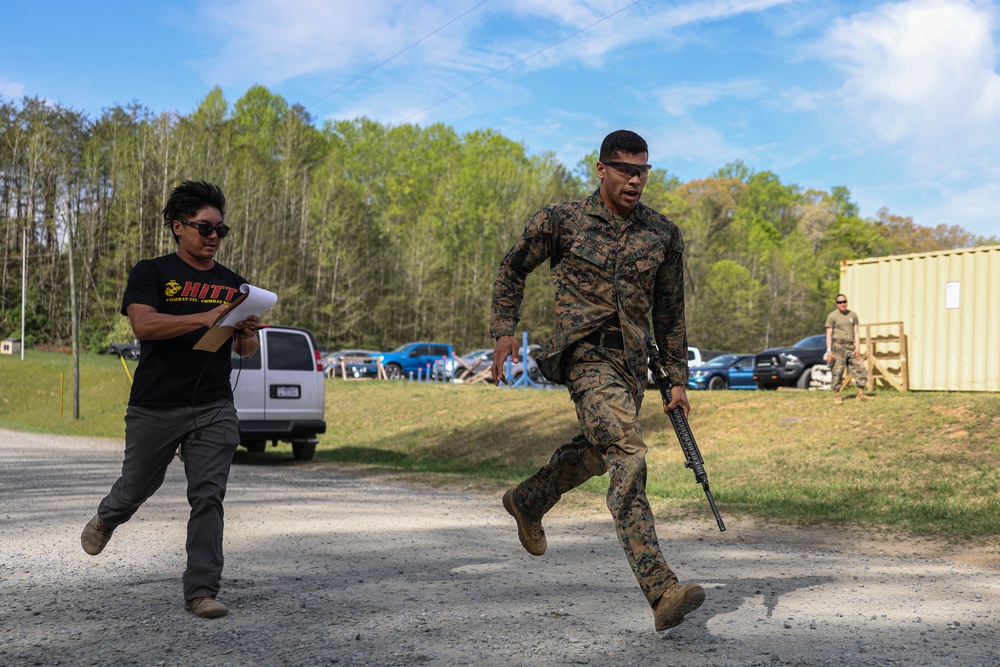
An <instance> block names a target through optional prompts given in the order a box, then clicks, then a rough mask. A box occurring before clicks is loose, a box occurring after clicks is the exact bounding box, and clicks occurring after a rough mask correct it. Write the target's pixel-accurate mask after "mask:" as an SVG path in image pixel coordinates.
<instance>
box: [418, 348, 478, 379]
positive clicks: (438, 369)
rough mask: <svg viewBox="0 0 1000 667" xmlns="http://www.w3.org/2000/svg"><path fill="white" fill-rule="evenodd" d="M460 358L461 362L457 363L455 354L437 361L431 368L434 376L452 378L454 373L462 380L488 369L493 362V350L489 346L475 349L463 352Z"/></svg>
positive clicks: (455, 376) (456, 377)
mask: <svg viewBox="0 0 1000 667" xmlns="http://www.w3.org/2000/svg"><path fill="white" fill-rule="evenodd" d="M459 359H461V363H456V362H455V357H454V356H451V357H448V358H447V359H438V360H437V361H435V362H434V366H433V367H432V370H431V373H432V375H433V377H436V378H439V377H445V378H447V379H449V380H450V379H451V378H452V376H453V375H454V378H455V380H456V381H458V382H462V381H463V380H465V379H466V378H468V377H470V376H472V375H475V374H476V373H480V372H482V371H484V370H486V368H488V367H489V366H490V364H492V363H493V350H491V349H487V348H482V349H479V350H473V351H472V352H468V353H466V354H463V355H462V356H461V357H459ZM442 374H443V375H442Z"/></svg>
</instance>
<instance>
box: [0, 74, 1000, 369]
mask: <svg viewBox="0 0 1000 667" xmlns="http://www.w3.org/2000/svg"><path fill="white" fill-rule="evenodd" d="M0 103H2V104H0V259H2V271H3V281H2V285H3V287H2V293H0V337H3V338H7V337H14V338H18V337H20V329H21V276H22V269H21V267H22V261H23V260H24V257H25V255H26V257H27V272H26V274H27V277H28V280H27V284H28V286H27V300H26V303H27V309H26V310H27V313H26V319H27V327H26V328H27V335H26V344H27V345H28V347H34V346H40V345H46V346H55V347H66V346H68V344H69V341H70V338H71V331H72V325H71V322H72V317H71V314H72V312H71V308H72V304H73V303H74V302H75V303H76V308H77V313H78V315H79V322H80V331H81V345H82V346H83V347H84V349H88V350H91V351H98V350H101V349H104V348H105V347H106V344H107V342H108V340H109V338H118V339H125V338H129V337H130V335H129V334H128V333H127V332H128V328H127V321H126V320H125V318H123V317H122V316H121V315H120V314H119V307H120V303H121V296H122V292H123V290H124V286H125V282H126V279H127V277H128V273H129V270H130V269H131V267H132V266H133V265H134V264H135V262H136V261H138V260H139V259H142V258H145V257H153V256H156V255H161V254H165V253H168V252H171V251H172V250H173V248H174V241H173V238H172V236H171V235H170V233H169V231H168V230H167V229H165V228H164V227H163V226H162V224H161V222H162V220H161V217H160V211H161V209H162V207H163V202H164V199H165V197H166V195H167V193H168V192H169V191H170V189H171V188H172V187H173V186H174V185H176V184H177V183H178V182H180V181H181V180H185V179H198V180H208V181H212V182H215V183H218V184H219V185H221V186H222V188H223V190H224V191H225V193H226V197H227V200H228V211H227V214H226V223H227V224H228V225H230V226H231V227H232V229H233V231H232V233H231V234H230V236H229V237H227V238H226V240H225V241H224V242H223V243H222V247H221V249H220V252H219V256H218V259H219V260H220V261H221V262H222V263H224V264H226V265H227V266H229V267H230V268H232V269H233V270H235V271H237V272H238V273H240V274H242V275H244V276H246V277H247V278H248V279H249V280H250V281H251V282H252V283H254V284H256V285H259V286H261V287H264V288H266V289H269V290H271V291H274V292H276V293H277V294H278V296H279V300H278V304H277V306H275V308H274V310H272V311H271V312H270V313H269V314H268V315H267V317H266V320H267V321H270V322H273V323H278V324H287V325H293V326H301V327H307V328H309V329H311V330H312V331H313V333H314V334H315V335H316V338H317V339H318V340H319V342H320V344H321V345H323V346H324V347H326V348H327V349H334V348H338V347H364V348H373V349H390V348H393V347H396V346H397V345H399V344H402V343H404V342H406V341H410V340H418V339H425V340H437V341H442V342H450V343H452V344H453V345H455V347H456V348H457V349H458V350H461V351H464V350H466V349H469V348H473V347H482V346H486V345H488V344H490V345H491V344H492V343H491V341H489V339H488V332H487V328H488V323H489V298H490V292H491V289H492V285H493V280H494V278H495V276H496V269H497V266H498V264H499V262H500V259H501V258H502V257H503V255H504V253H505V252H506V251H507V249H508V248H509V247H510V246H511V244H512V243H513V242H514V240H515V239H516V238H517V237H518V235H519V234H520V233H521V231H522V229H523V228H524V225H525V223H526V222H527V220H528V219H529V218H530V216H531V215H532V214H533V213H534V212H535V211H537V210H538V209H540V208H542V207H543V206H545V205H546V204H548V203H550V202H558V201H564V200H567V199H577V198H580V197H583V196H586V195H588V194H589V193H590V192H592V191H593V190H594V189H595V188H596V186H597V183H596V181H595V177H594V176H593V168H592V165H593V163H594V162H595V161H596V157H597V156H596V151H595V152H594V153H592V154H590V155H587V156H581V161H580V163H579V164H578V165H577V167H576V168H575V169H567V168H566V167H565V166H563V165H562V164H561V163H559V162H558V161H557V160H556V159H555V157H554V156H552V155H527V154H526V152H525V150H524V147H523V146H522V145H521V144H519V143H518V142H516V141H513V140H511V139H508V138H506V137H504V136H502V135H500V134H498V133H497V132H494V131H492V130H488V129H484V130H478V131H476V132H471V133H469V134H465V135H459V134H457V133H456V132H455V131H454V130H452V129H451V128H449V127H447V126H444V125H440V124H438V125H431V126H427V127H420V126H417V125H399V126H392V127H390V126H386V125H382V124H379V123H376V122H373V121H370V120H367V119H364V118H360V119H356V120H350V121H337V122H328V123H326V124H324V125H323V126H322V127H317V126H316V124H315V123H314V121H313V119H312V118H311V117H310V116H309V114H308V113H307V112H306V111H305V109H304V108H303V107H301V106H300V105H295V104H289V103H288V102H286V101H285V100H284V99H282V98H281V97H280V96H278V95H274V94H272V93H271V92H270V91H268V90H267V89H266V88H264V87H261V86H255V87H252V88H250V89H249V90H248V91H247V92H246V94H244V95H243V96H242V97H241V98H240V99H239V100H237V101H236V102H235V103H234V104H230V103H229V102H228V101H227V100H226V99H225V98H224V96H223V95H222V92H221V91H220V90H219V89H215V90H213V91H211V92H210V93H209V94H208V95H207V96H206V97H205V98H204V100H202V102H201V103H200V104H199V106H198V108H197V109H196V110H195V111H194V112H193V113H191V114H190V115H186V116H182V115H178V114H176V113H160V114H154V113H153V112H151V111H150V110H149V109H146V108H145V107H143V106H141V105H140V104H138V103H133V104H130V105H126V106H115V107H112V108H109V109H106V110H104V112H103V113H102V114H101V116H100V117H99V118H90V117H88V116H87V115H86V114H85V113H83V112H80V111H75V110H72V109H68V108H65V107H61V106H60V105H58V104H52V103H50V102H47V101H44V100H40V99H37V98H25V99H23V100H20V101H4V100H2V99H0ZM597 141H599V138H595V143H596V142H597ZM643 201H644V202H645V203H646V204H648V205H650V206H652V207H653V208H656V209H657V210H659V211H661V212H663V213H665V214H666V215H667V216H668V217H670V218H671V219H672V220H673V221H674V222H676V223H677V224H678V225H679V226H680V228H681V229H682V230H683V232H684V237H685V241H686V246H687V251H686V264H685V269H686V277H685V281H686V295H687V316H688V323H689V341H690V342H691V344H693V345H699V346H702V347H706V348H711V349H717V350H722V349H726V350H734V351H741V352H753V351H757V350H760V349H763V348H765V347H768V346H773V345H779V344H782V345H783V344H790V343H792V342H794V341H795V340H797V339H798V338H800V337H802V336H806V335H810V334H814V333H819V332H820V330H821V327H822V323H823V321H824V317H825V315H826V313H827V312H828V311H829V310H831V308H832V306H831V303H832V301H833V296H834V295H835V294H836V292H837V288H838V281H839V268H838V267H839V262H840V260H842V259H852V258H861V257H872V256H882V255H889V254H898V253H910V252H922V251H930V250H940V249H947V248H958V247H968V246H973V245H982V244H992V243H997V242H998V240H997V239H995V238H992V239H987V238H982V237H977V236H975V235H972V234H969V233H967V232H966V231H964V230H963V229H961V228H959V227H954V226H946V225H941V226H938V227H935V228H930V227H922V226H919V225H916V224H914V223H913V221H912V220H911V219H910V218H908V217H902V216H898V215H892V214H890V213H889V212H888V211H886V210H882V211H880V212H879V214H878V216H877V217H876V218H874V219H864V218H861V217H860V215H859V211H858V208H857V206H856V205H855V204H854V203H852V202H851V200H850V193H849V192H848V190H847V189H846V188H844V187H832V188H831V189H830V191H829V192H826V191H817V190H805V191H803V190H801V189H800V188H799V187H797V186H795V185H790V184H788V185H786V184H783V183H782V182H781V180H780V179H779V177H778V176H777V175H775V174H773V173H770V172H755V171H754V170H753V169H751V168H749V167H747V166H746V165H744V164H742V163H739V162H735V163H731V164H728V165H725V166H723V167H721V168H720V169H719V170H718V171H717V172H716V173H714V174H711V175H710V176H707V177H706V178H704V179H700V180H694V181H690V182H687V183H682V182H680V181H679V180H678V179H677V178H676V177H674V176H672V175H670V174H669V173H668V172H666V171H663V170H656V171H654V172H653V174H651V176H650V179H649V183H648V185H647V186H646V191H645V194H644V195H643ZM71 253H72V257H73V260H74V268H75V270H74V272H73V273H74V274H75V276H76V282H75V285H76V289H75V292H76V299H75V300H74V299H73V298H71V296H72V295H71V285H70V275H71V273H70V255H71ZM546 274H547V269H546V268H545V267H544V266H543V267H541V268H539V270H538V271H536V273H535V275H533V276H532V278H531V279H530V280H529V284H528V293H527V295H526V298H525V303H524V307H523V309H522V316H523V317H522V323H521V324H522V328H525V329H527V330H528V331H529V332H530V333H531V337H532V339H533V340H537V338H538V337H540V336H544V335H547V334H549V333H551V331H552V292H551V287H550V285H549V282H548V280H547V275H546Z"/></svg>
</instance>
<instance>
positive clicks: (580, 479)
mask: <svg viewBox="0 0 1000 667" xmlns="http://www.w3.org/2000/svg"><path fill="white" fill-rule="evenodd" d="M683 251H684V242H683V240H682V238H681V233H680V230H679V229H678V228H677V227H676V225H674V224H673V223H672V222H670V221H669V220H667V219H666V218H665V217H664V216H662V215H660V214H659V213H657V212H656V211H653V210H652V209H650V208H648V207H647V206H644V205H643V204H641V203H640V204H638V205H637V206H636V207H635V209H633V211H632V213H631V214H630V215H629V217H628V218H627V219H622V218H621V217H619V216H616V215H614V214H612V213H611V211H609V210H608V208H607V207H606V206H605V205H604V203H603V201H602V200H601V198H600V195H599V193H598V192H595V193H594V194H593V195H591V196H590V197H589V198H587V199H584V200H582V201H575V202H567V203H564V204H559V205H553V206H549V207H547V208H546V209H544V210H542V211H540V212H539V213H537V214H536V215H535V216H534V217H533V218H532V219H531V220H530V221H529V222H528V225H527V227H526V228H525V230H524V233H523V234H522V235H521V238H520V239H519V240H518V241H517V243H515V244H514V247H513V248H511V250H510V252H508V253H507V255H506V257H504V259H503V262H502V263H501V265H500V271H499V274H498V276H497V280H496V285H495V286H494V292H493V303H492V319H491V323H490V335H491V336H492V337H494V338H498V337H500V336H505V335H508V336H512V335H514V332H515V328H516V326H517V322H518V319H519V318H518V310H519V307H520V305H521V300H522V298H523V296H524V282H525V278H526V277H527V275H528V274H529V273H530V272H531V271H532V270H534V269H535V268H536V267H538V266H539V265H540V264H541V263H542V262H543V261H545V260H546V259H549V260H550V263H551V266H552V279H553V283H554V287H555V295H556V333H555V335H553V336H552V337H551V338H548V339H545V340H543V341H541V343H540V344H541V348H542V350H541V352H540V354H539V355H538V357H537V361H538V365H539V367H540V368H541V370H542V371H543V373H545V375H546V377H548V378H550V379H552V380H554V381H557V382H561V383H564V384H566V386H567V388H568V389H569V391H570V394H571V396H572V398H573V402H574V403H575V405H576V413H577V418H578V420H579V423H580V427H581V434H580V435H578V436H577V437H576V438H574V439H573V441H572V442H570V443H568V444H565V445H563V446H562V447H560V448H559V449H557V450H556V452H555V453H554V454H553V456H552V458H551V460H550V461H549V462H548V464H546V465H545V466H544V467H543V468H542V469H541V470H539V471H538V472H537V473H536V474H535V475H533V476H532V477H530V478H528V479H527V480H525V481H523V482H522V483H521V484H520V485H518V487H517V488H516V489H515V490H514V493H513V496H512V500H513V502H514V504H515V505H516V506H517V508H518V510H519V511H520V512H521V513H522V514H523V515H525V516H526V517H528V518H529V519H531V520H534V521H540V520H541V518H542V516H543V515H544V514H545V513H546V512H547V511H548V510H550V509H551V508H552V507H553V506H554V505H555V504H556V503H557V502H558V501H559V498H560V497H561V496H562V494H563V493H566V492H567V491H569V490H571V489H574V488H576V487H578V486H579V485H581V484H583V483H584V482H585V481H587V480H588V479H590V478H591V477H594V476H597V475H603V474H604V473H605V472H608V473H609V476H610V486H609V488H608V496H607V504H608V509H609V510H610V511H611V514H612V516H613V517H614V520H615V527H616V530H617V533H618V539H619V541H620V542H621V545H622V548H623V549H624V550H625V553H626V555H627V557H628V560H629V564H630V565H631V566H632V571H633V572H634V573H635V576H636V579H637V580H638V581H639V585H640V587H641V588H642V591H643V594H644V595H645V596H646V599H647V600H649V602H650V604H654V603H655V602H656V600H657V599H658V598H659V597H660V596H661V595H662V594H663V592H664V591H666V589H667V588H669V587H670V586H671V585H672V584H674V583H675V582H676V581H677V577H676V576H675V575H674V573H673V572H672V571H671V569H670V568H669V567H668V566H667V564H666V562H665V561H664V559H663V555H662V553H661V552H660V547H659V543H658V541H657V538H656V530H655V528H654V525H653V514H652V512H651V510H650V507H649V503H648V501H647V500H646V490H645V487H646V459H645V454H646V445H645V443H644V442H643V439H642V429H641V428H640V426H639V421H638V414H639V408H640V406H641V404H642V398H643V390H644V388H645V385H646V365H647V360H646V347H645V341H646V337H647V335H648V324H647V314H648V313H649V311H650V310H652V313H653V330H654V332H655V334H656V339H657V342H658V343H659V348H660V351H661V355H662V357H663V360H664V365H665V366H666V369H667V373H668V375H669V377H670V380H671V382H672V383H674V384H678V385H683V384H684V383H685V382H686V381H687V333H686V328H685V323H684V290H683V256H682V253H683ZM619 329H620V332H621V335H622V338H621V340H622V341H623V347H624V349H623V350H616V349H613V348H612V347H608V346H603V347H602V346H598V345H596V344H593V343H591V342H588V341H586V340H584V338H586V337H588V336H590V335H591V334H593V333H594V332H601V331H604V332H612V333H616V332H617V331H619Z"/></svg>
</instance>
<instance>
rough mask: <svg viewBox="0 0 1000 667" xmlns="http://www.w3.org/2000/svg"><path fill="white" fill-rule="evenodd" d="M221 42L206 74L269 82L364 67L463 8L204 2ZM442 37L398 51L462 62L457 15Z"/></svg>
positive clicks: (413, 58)
mask: <svg viewBox="0 0 1000 667" xmlns="http://www.w3.org/2000/svg"><path fill="white" fill-rule="evenodd" d="M205 12H206V15H207V17H208V22H209V24H210V25H212V26H213V30H212V34H213V35H216V36H218V35H221V36H223V39H222V49H221V52H220V53H219V55H218V58H217V60H216V62H214V63H213V64H212V65H211V66H210V67H209V78H210V79H211V80H213V81H220V82H222V83H231V82H241V83H242V82H245V81H256V82H259V83H263V84H265V85H274V84H277V83H280V82H282V81H285V80H288V79H290V78H294V77H296V76H301V75H305V74H315V73H322V74H326V75H330V76H333V77H338V76H340V75H342V74H343V73H347V74H350V75H354V74H356V73H361V72H364V71H365V70H366V69H368V68H370V67H373V66H374V65H376V64H378V63H379V62H381V61H383V60H385V59H388V58H390V57H392V56H394V55H395V54H397V53H398V52H400V51H402V50H403V49H405V48H406V47H407V46H410V45H412V44H414V43H415V42H417V41H418V40H420V39H422V38H423V37H425V36H426V35H427V34H428V33H430V32H432V31H434V30H435V29H438V28H440V27H441V26H443V25H444V24H446V23H448V22H449V21H451V20H452V19H454V18H455V17H456V16H457V15H458V14H460V13H461V10H460V9H455V8H452V7H447V8H442V7H441V6H440V5H439V4H436V3H433V2H406V1H404V0H368V1H366V2H336V3H330V2H325V1H324V0H302V1H300V2H296V3H293V4H289V3H287V2H285V1H284V0H220V1H218V2H215V3H214V4H212V5H210V6H209V7H208V8H207V9H206V10H205ZM456 26H458V27H457V28H455V29H454V30H448V29H446V30H447V31H446V32H445V33H443V34H444V35H445V38H442V39H433V40H430V39H429V40H427V41H425V42H423V43H421V44H420V48H419V49H414V50H413V51H410V52H407V53H406V54H405V55H403V56H401V59H403V60H404V62H407V63H408V64H410V65H413V64H414V63H415V62H423V61H427V60H430V61H435V62H447V63H449V65H450V66H451V67H454V68H457V69H462V68H463V67H466V66H467V65H466V64H465V63H464V62H463V60H462V59H461V58H459V57H458V54H459V53H460V51H461V48H462V47H463V46H464V43H465V42H464V35H465V34H466V33H467V31H468V25H466V26H464V27H463V26H462V25H461V23H456Z"/></svg>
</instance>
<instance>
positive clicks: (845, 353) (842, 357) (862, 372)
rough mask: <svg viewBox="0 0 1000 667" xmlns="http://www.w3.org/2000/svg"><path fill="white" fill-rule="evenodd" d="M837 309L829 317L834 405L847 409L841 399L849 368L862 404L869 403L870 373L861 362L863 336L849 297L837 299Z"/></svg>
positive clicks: (829, 352) (827, 352)
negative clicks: (848, 302) (846, 369)
mask: <svg viewBox="0 0 1000 667" xmlns="http://www.w3.org/2000/svg"><path fill="white" fill-rule="evenodd" d="M836 303H837V307H836V309H834V311H833V312H832V313H830V314H829V315H827V316H826V360H827V361H828V362H830V361H832V362H833V385H832V386H833V403H834V405H843V404H844V399H843V397H841V395H840V390H841V386H840V385H841V384H842V383H843V381H844V369H845V368H849V369H850V371H851V377H853V378H854V384H855V386H857V388H858V400H859V401H867V400H869V399H870V398H871V396H867V395H866V394H865V387H866V386H867V385H868V370H867V369H866V368H865V362H864V361H863V360H862V359H861V352H860V350H861V333H860V329H859V326H858V314H857V313H855V312H854V311H852V310H848V309H847V297H846V296H844V295H843V294H838V295H837V300H836Z"/></svg>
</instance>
